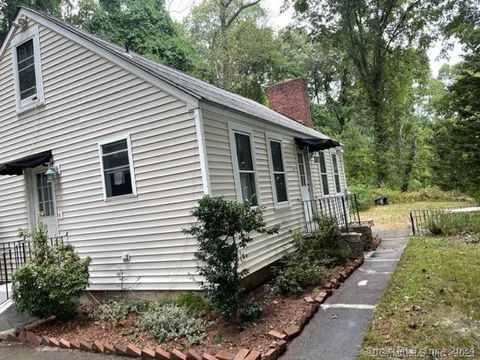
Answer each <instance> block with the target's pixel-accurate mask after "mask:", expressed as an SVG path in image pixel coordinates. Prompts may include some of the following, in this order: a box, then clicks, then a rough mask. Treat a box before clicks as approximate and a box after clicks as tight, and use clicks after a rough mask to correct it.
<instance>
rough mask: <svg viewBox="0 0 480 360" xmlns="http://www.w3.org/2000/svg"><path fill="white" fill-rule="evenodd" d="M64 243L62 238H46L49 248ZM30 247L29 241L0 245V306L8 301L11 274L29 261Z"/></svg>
mask: <svg viewBox="0 0 480 360" xmlns="http://www.w3.org/2000/svg"><path fill="white" fill-rule="evenodd" d="M64 241H65V238H64V237H63V236H56V237H51V238H48V244H49V245H50V246H53V245H58V244H61V243H63V242H64ZM32 247H33V245H32V242H31V241H29V240H18V241H11V242H3V243H0V304H2V303H3V302H5V301H7V300H8V299H10V297H11V295H12V294H11V282H12V276H13V273H14V272H15V270H17V269H18V268H20V267H22V266H23V265H24V264H25V263H26V262H27V261H28V260H29V259H30V256H31V253H32Z"/></svg>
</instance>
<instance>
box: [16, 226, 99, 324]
mask: <svg viewBox="0 0 480 360" xmlns="http://www.w3.org/2000/svg"><path fill="white" fill-rule="evenodd" d="M20 236H21V237H22V238H23V239H27V238H32V241H33V249H32V256H31V259H30V260H29V261H28V262H27V263H26V264H25V265H24V266H22V267H21V268H18V269H17V270H15V272H14V274H13V279H12V289H13V295H12V298H13V300H14V302H15V305H16V308H17V309H18V310H19V311H24V312H27V313H29V314H30V315H33V316H36V317H39V318H44V317H48V316H51V315H55V316H56V317H57V318H59V319H68V318H71V317H73V316H74V315H75V312H76V310H77V306H78V296H79V295H80V294H81V293H82V292H83V291H84V290H85V289H86V287H87V285H88V278H89V273H88V266H89V264H90V258H84V259H81V258H80V257H79V256H78V255H77V254H76V253H75V250H74V248H73V246H72V245H69V244H59V245H54V246H49V245H48V239H47V231H46V226H45V225H44V224H42V223H39V224H37V226H36V229H35V230H33V231H32V232H26V231H23V230H22V231H20Z"/></svg>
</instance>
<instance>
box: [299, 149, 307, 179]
mask: <svg viewBox="0 0 480 360" xmlns="http://www.w3.org/2000/svg"><path fill="white" fill-rule="evenodd" d="M297 157H298V170H299V171H300V185H301V186H307V178H306V177H305V164H304V162H303V155H302V153H297Z"/></svg>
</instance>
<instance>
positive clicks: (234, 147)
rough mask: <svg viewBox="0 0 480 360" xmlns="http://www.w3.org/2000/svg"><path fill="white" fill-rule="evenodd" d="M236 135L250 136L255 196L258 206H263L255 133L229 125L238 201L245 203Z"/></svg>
mask: <svg viewBox="0 0 480 360" xmlns="http://www.w3.org/2000/svg"><path fill="white" fill-rule="evenodd" d="M235 133H239V134H243V135H248V137H249V139H250V150H251V152H252V163H253V173H254V177H255V194H256V197H257V204H258V205H260V204H261V199H260V188H259V186H258V171H257V159H256V156H255V143H254V139H253V131H252V129H251V128H248V127H245V126H242V125H238V124H234V123H228V135H229V140H230V154H231V157H232V164H233V178H234V181H235V193H236V195H237V201H238V202H240V203H243V202H244V199H243V195H242V182H241V180H240V169H239V167H238V158H237V144H236V141H235Z"/></svg>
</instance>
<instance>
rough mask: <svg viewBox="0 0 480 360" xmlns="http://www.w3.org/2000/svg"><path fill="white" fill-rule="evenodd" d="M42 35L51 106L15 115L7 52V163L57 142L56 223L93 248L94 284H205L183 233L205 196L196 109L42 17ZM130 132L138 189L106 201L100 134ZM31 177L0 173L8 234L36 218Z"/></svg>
mask: <svg viewBox="0 0 480 360" xmlns="http://www.w3.org/2000/svg"><path fill="white" fill-rule="evenodd" d="M29 23H31V21H29ZM39 41H40V52H41V56H42V58H41V60H42V70H43V84H44V91H45V106H44V107H39V108H34V109H31V110H30V111H27V112H23V113H21V114H17V112H16V99H15V87H14V78H13V73H14V72H13V70H12V54H11V51H10V49H7V51H6V53H5V55H4V57H3V58H2V59H1V61H0V143H1V144H2V152H1V153H0V163H3V162H7V161H11V160H15V159H18V158H21V157H23V156H27V155H30V154H36V153H39V152H42V151H46V150H52V153H53V160H54V162H55V165H57V166H60V168H61V174H60V176H59V177H58V178H57V180H56V182H55V191H54V193H55V196H56V199H55V200H56V205H57V213H58V214H59V219H58V227H59V229H58V230H59V233H60V234H65V233H66V232H68V234H69V241H70V242H71V243H72V244H73V245H74V246H75V248H76V249H77V251H78V252H79V253H80V255H81V256H90V257H92V264H91V266H90V270H91V277H90V282H91V286H90V288H91V289H92V290H120V289H121V281H120V275H119V273H123V277H124V281H123V288H124V289H136V290H188V289H197V288H198V286H197V285H196V284H195V282H194V280H192V278H191V274H192V273H194V272H195V271H196V261H195V257H194V253H195V251H196V250H197V242H196V239H194V238H190V237H187V236H185V235H184V234H183V232H182V229H183V228H185V227H187V226H189V224H192V223H193V222H194V221H195V219H194V218H193V217H192V215H191V211H192V209H193V208H194V207H195V206H196V204H197V201H198V200H199V199H200V198H201V197H202V196H203V183H202V174H201V169H200V162H199V148H198V141H197V135H196V127H195V118H194V113H193V111H189V110H188V109H187V106H186V104H185V103H184V102H182V101H180V100H178V99H177V98H175V97H173V96H171V95H169V94H168V93H166V92H164V91H162V90H160V89H159V88H157V87H154V86H152V85H150V84H149V83H146V82H145V81H143V80H141V79H139V78H138V77H136V76H134V75H132V74H131V73H129V72H127V71H126V70H124V69H122V68H120V67H119V66H117V65H114V64H113V63H111V62H109V61H107V60H106V59H104V58H102V57H100V56H98V55H96V54H94V53H93V52H92V51H90V50H87V49H86V48H83V47H82V46H80V45H78V44H76V43H74V42H73V41H70V40H68V39H66V38H65V37H63V36H61V35H59V34H57V33H55V32H53V31H51V30H49V29H47V28H45V27H43V26H39ZM125 133H129V134H130V136H131V149H132V160H133V164H134V178H135V184H136V190H137V196H136V197H128V198H123V199H121V201H117V200H115V201H104V194H103V186H102V169H101V162H100V158H99V153H98V143H99V142H100V141H102V140H103V139H106V138H108V137H111V136H118V135H120V136H121V135H122V134H125ZM227 141H228V140H227ZM24 184H25V183H24V178H23V176H0V204H2V206H1V207H0V242H3V241H14V240H18V238H17V231H18V229H19V228H25V227H27V226H28V224H29V220H28V209H27V205H26V204H27V196H26V192H25V185H24ZM125 253H129V254H130V255H131V261H130V262H122V256H123V254H125Z"/></svg>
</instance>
